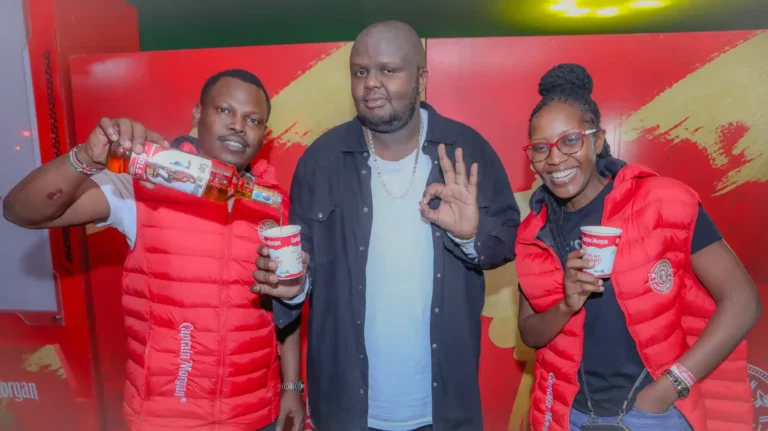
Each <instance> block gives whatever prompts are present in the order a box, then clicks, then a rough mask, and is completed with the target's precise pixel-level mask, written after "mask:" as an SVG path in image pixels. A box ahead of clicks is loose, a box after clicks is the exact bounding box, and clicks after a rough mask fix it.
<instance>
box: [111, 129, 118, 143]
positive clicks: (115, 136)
mask: <svg viewBox="0 0 768 431" xmlns="http://www.w3.org/2000/svg"><path fill="white" fill-rule="evenodd" d="M118 138H119V136H117V133H115V132H114V131H111V132H109V139H111V140H113V141H117V139H118Z"/></svg>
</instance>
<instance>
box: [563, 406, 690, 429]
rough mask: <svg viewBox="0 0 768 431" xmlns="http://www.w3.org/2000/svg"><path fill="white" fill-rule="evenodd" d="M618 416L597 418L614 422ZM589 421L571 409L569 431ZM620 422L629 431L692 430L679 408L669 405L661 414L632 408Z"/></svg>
mask: <svg viewBox="0 0 768 431" xmlns="http://www.w3.org/2000/svg"><path fill="white" fill-rule="evenodd" d="M617 420H618V416H614V417H610V418H598V422H599V423H603V424H615V423H616V421H617ZM589 422H591V420H590V417H589V415H588V414H586V413H582V412H580V411H578V410H576V409H571V419H570V425H571V431H579V427H580V426H581V425H582V424H585V423H589ZM621 424H622V425H624V426H625V427H627V428H629V429H630V431H658V430H664V431H693V428H691V426H690V425H689V424H688V421H687V420H686V419H685V416H683V414H682V413H680V410H678V409H676V408H675V407H671V408H670V409H669V411H668V412H666V413H662V414H656V413H646V412H643V411H640V410H634V409H633V410H632V411H630V412H629V413H627V414H626V415H624V417H623V418H622V419H621Z"/></svg>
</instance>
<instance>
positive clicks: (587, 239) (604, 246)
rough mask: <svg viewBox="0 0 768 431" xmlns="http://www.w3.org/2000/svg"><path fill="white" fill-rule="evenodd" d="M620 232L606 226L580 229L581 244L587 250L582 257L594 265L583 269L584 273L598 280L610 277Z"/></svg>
mask: <svg viewBox="0 0 768 431" xmlns="http://www.w3.org/2000/svg"><path fill="white" fill-rule="evenodd" d="M621 232H622V230H621V229H617V228H615V227H607V226H584V227H582V228H581V243H582V246H583V247H584V248H585V249H586V250H587V254H586V256H584V257H585V258H586V259H587V260H588V261H590V262H592V263H594V264H595V267H594V268H591V269H585V270H584V272H587V273H590V274H592V275H594V276H595V277H599V278H608V277H610V276H611V273H612V272H613V262H614V260H616V250H617V249H618V245H619V238H620V237H621Z"/></svg>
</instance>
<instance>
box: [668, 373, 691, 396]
mask: <svg viewBox="0 0 768 431" xmlns="http://www.w3.org/2000/svg"><path fill="white" fill-rule="evenodd" d="M662 374H663V375H664V376H666V377H667V378H668V379H669V381H671V382H672V386H674V387H675V392H677V397H678V398H680V399H683V398H686V397H687V396H688V395H689V394H690V393H691V387H690V386H688V384H687V383H686V382H685V381H684V380H683V379H681V378H680V376H678V375H677V374H675V372H674V371H672V370H669V369H667V370H664V372H663V373H662Z"/></svg>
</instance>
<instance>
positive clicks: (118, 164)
mask: <svg viewBox="0 0 768 431" xmlns="http://www.w3.org/2000/svg"><path fill="white" fill-rule="evenodd" d="M107 169H108V170H110V171H112V172H115V173H118V174H129V175H131V176H133V177H134V178H137V179H138V180H140V181H146V182H150V183H153V184H157V185H159V186H164V187H170V188H172V189H174V190H178V191H180V192H182V193H187V194H190V195H193V196H197V197H200V198H203V199H208V200H211V201H215V202H227V201H228V200H229V199H230V198H231V197H236V198H241V199H252V200H256V201H260V202H262V203H265V204H267V205H274V206H278V208H279V206H280V203H281V202H282V198H283V196H282V194H280V193H279V192H277V191H275V190H272V189H270V188H267V187H262V186H259V185H256V184H253V183H252V182H250V181H246V180H241V179H240V177H239V176H238V174H237V170H236V169H235V167H234V166H231V165H228V164H226V163H222V162H219V161H217V160H212V159H208V158H206V157H201V156H198V155H195V154H190V153H186V152H184V151H179V150H176V149H172V148H163V147H161V146H160V145H157V144H154V143H152V142H147V143H146V144H145V146H144V152H143V153H142V154H138V155H137V154H134V153H133V152H132V151H130V150H126V149H124V148H123V147H121V146H120V145H119V144H117V143H114V144H112V146H111V147H110V149H109V153H108V154H107Z"/></svg>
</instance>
